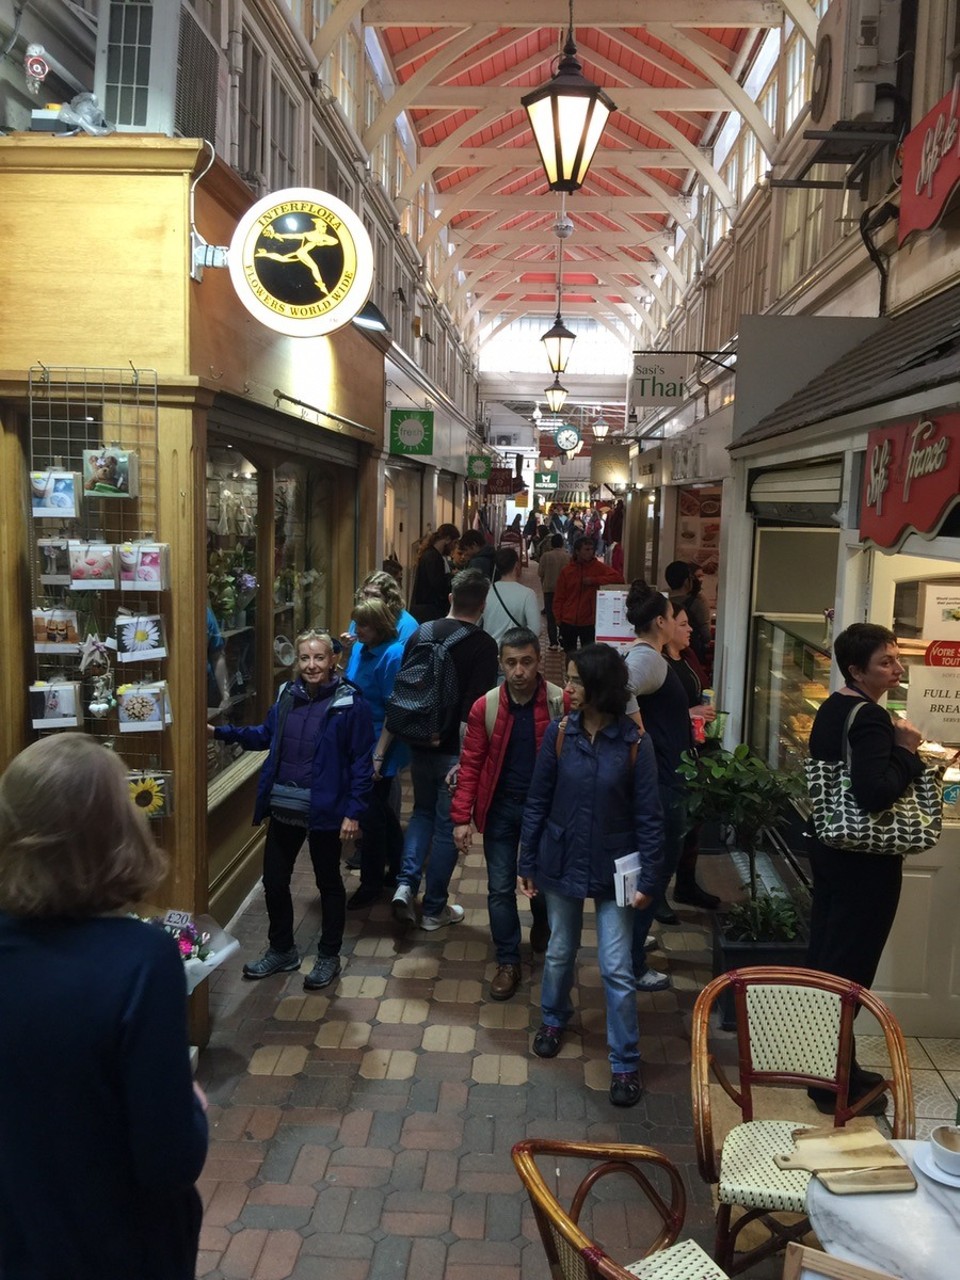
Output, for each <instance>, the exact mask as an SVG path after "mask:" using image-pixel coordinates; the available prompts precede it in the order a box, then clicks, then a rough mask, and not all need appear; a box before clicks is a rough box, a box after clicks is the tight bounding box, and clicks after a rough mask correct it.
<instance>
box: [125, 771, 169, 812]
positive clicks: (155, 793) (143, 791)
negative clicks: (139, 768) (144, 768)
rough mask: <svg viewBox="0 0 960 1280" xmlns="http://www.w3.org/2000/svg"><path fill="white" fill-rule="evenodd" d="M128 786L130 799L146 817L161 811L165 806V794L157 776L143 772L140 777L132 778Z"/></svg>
mask: <svg viewBox="0 0 960 1280" xmlns="http://www.w3.org/2000/svg"><path fill="white" fill-rule="evenodd" d="M129 786H130V799H131V800H132V801H133V803H134V804H135V805H136V806H137V808H138V809H142V810H143V812H144V813H145V814H146V815H147V817H148V818H152V817H154V816H155V815H156V814H159V813H162V812H163V810H164V808H165V807H166V796H165V794H164V790H163V782H162V781H161V780H160V779H159V778H153V777H151V776H150V774H144V775H143V776H142V777H139V778H132V779H131V781H130V783H129Z"/></svg>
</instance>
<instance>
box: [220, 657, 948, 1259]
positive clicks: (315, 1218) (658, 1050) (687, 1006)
mask: <svg viewBox="0 0 960 1280" xmlns="http://www.w3.org/2000/svg"><path fill="white" fill-rule="evenodd" d="M545 664H546V669H547V673H548V675H549V676H550V677H551V678H556V677H558V676H559V674H560V665H561V664H560V657H559V655H554V654H545ZM301 865H302V867H303V869H302V870H298V871H297V872H296V874H295V878H294V887H295V901H296V909H297V941H298V945H299V946H300V949H301V952H302V954H304V956H305V957H310V958H308V959H305V960H304V965H303V969H304V970H308V969H309V968H310V965H311V963H312V951H313V948H314V946H315V941H316V936H317V932H318V924H319V920H318V910H317V904H316V892H315V889H314V886H313V883H312V877H311V876H310V875H309V873H308V871H307V870H306V868H307V866H308V863H307V860H306V858H302V859H301ZM700 878H701V880H702V881H703V883H704V885H705V886H706V887H707V888H709V889H713V890H714V891H716V892H718V893H721V894H723V895H726V896H729V895H730V893H731V892H732V891H733V890H734V888H735V883H734V874H733V872H732V869H731V867H730V864H729V861H728V860H727V859H726V858H725V857H722V856H721V857H710V858H704V859H702V862H701V872H700ZM355 884H356V878H355V876H354V875H352V874H351V876H350V878H349V880H348V891H349V890H350V889H352V888H353V887H354V886H355ZM452 897H453V899H454V900H455V901H458V902H460V903H461V904H462V905H463V906H464V907H465V908H466V918H465V920H464V921H463V923H462V924H458V925H455V926H451V927H449V928H445V929H441V930H438V931H436V932H434V933H426V932H423V931H420V930H411V931H409V932H403V931H401V930H400V929H398V927H397V926H396V925H395V924H394V922H393V920H392V918H391V915H390V910H389V903H388V901H387V899H386V897H384V900H383V901H382V902H381V903H378V904H376V905H375V906H373V907H372V908H367V909H365V910H364V911H361V912H358V913H350V915H349V916H348V925H347V936H346V939H345V944H344V961H345V964H344V970H343V973H342V975H341V976H340V978H339V979H338V980H337V981H336V982H335V983H334V984H333V985H332V986H331V987H330V988H328V989H327V990H325V991H323V992H320V993H305V992H304V991H303V989H302V980H301V975H300V974H298V973H292V974H281V975H277V976H275V977H273V978H268V979H264V980H262V981H259V982H245V981H244V980H243V979H242V978H241V976H240V963H239V962H237V963H234V964H232V965H231V966H230V967H229V968H228V969H225V970H220V971H218V972H217V973H215V974H214V975H213V977H212V979H211V993H210V994H211V1001H210V1002H211V1012H212V1037H211V1041H210V1044H209V1045H208V1047H207V1048H206V1049H205V1050H204V1051H203V1053H202V1054H201V1056H200V1063H199V1070H198V1076H199V1080H200V1083H201V1084H202V1085H203V1087H204V1088H205V1089H206V1090H207V1092H208V1096H209V1099H210V1103H211V1106H210V1113H209V1114H210V1122H211V1146H210V1154H209V1158H208V1161H207V1165H206V1169H205V1171H204V1175H203V1178H202V1179H201V1191H202V1194H203V1199H204V1204H205V1220H204V1228H203V1234H202V1238H201V1254H200V1260H199V1268H198V1276H200V1277H203V1278H205V1280H219V1278H220V1277H223V1278H225V1280H286V1277H291V1278H292V1280H403V1278H405V1277H409V1278H410V1280H439V1278H440V1277H443V1278H444V1280H547V1276H548V1271H547V1267H546V1263H545V1260H544V1256H543V1250H542V1247H541V1245H540V1242H539V1239H538V1237H537V1234H536V1230H535V1227H534V1225H533V1220H532V1216H531V1213H530V1209H529V1205H528V1204H527V1201H526V1198H525V1196H524V1195H523V1193H522V1191H521V1189H520V1186H519V1183H518V1180H517V1178H516V1175H515V1173H514V1170H513V1166H512V1164H511V1162H510V1148H511V1146H512V1145H513V1143H514V1142H516V1141H518V1140H519V1139H520V1138H523V1137H534V1136H541V1137H563V1138H593V1139H596V1140H600V1141H605V1140H606V1141H617V1140H619V1141H626V1142H631V1143H647V1144H650V1145H653V1146H655V1147H657V1148H659V1149H660V1150H661V1151H664V1152H665V1153H666V1154H667V1155H668V1156H669V1157H670V1158H671V1159H672V1160H673V1161H674V1162H675V1163H676V1164H677V1165H678V1167H679V1168H680V1170H681V1174H682V1176H683V1179H684V1182H685V1184H686V1187H687V1192H688V1211H687V1226H686V1234H688V1235H691V1236H693V1237H694V1238H695V1239H697V1240H698V1241H699V1243H701V1244H702V1245H704V1247H706V1248H708V1249H709V1247H710V1243H711V1239H712V1230H711V1224H712V1210H711V1208H710V1199H709V1194H708V1192H707V1190H706V1188H705V1187H704V1185H703V1183H702V1182H701V1180H700V1178H699V1176H698V1173H697V1168H696V1160H695V1154H694V1148H693V1142H692V1132H691V1107H690V1099H689V1052H688V1044H689V1016H690V1011H691V1009H692V1006H693V1002H694V999H695V997H696V993H697V991H698V990H699V989H700V987H701V986H702V985H703V984H704V982H705V981H706V980H707V979H708V978H709V976H710V970H709V951H708V939H709V932H708V921H707V919H706V917H705V915H704V914H703V913H700V912H697V911H694V910H692V909H687V908H681V909H680V915H681V918H682V925H681V926H680V927H673V928H662V929H661V927H660V926H657V929H658V931H659V935H660V946H659V947H658V949H657V950H655V951H653V952H651V953H650V954H651V962H652V963H653V965H654V966H655V967H657V968H662V969H668V970H669V972H670V974H671V977H672V979H673V989H672V990H670V991H666V992H663V993H661V994H658V995H641V996H639V997H638V1002H639V1007H640V1013H641V1053H642V1056H643V1070H642V1077H643V1084H644V1089H645V1092H644V1096H643V1098H642V1100H641V1102H640V1104H639V1105H638V1106H637V1107H635V1108H633V1109H632V1110H627V1111H622V1110H618V1109H616V1108H614V1107H612V1106H611V1105H610V1103H609V1101H608V1098H607V1086H608V1083H609V1072H608V1064H607V1061H606V1045H605V1042H604V1030H603V1000H602V992H601V990H600V979H599V972H598V970H597V965H596V950H595V947H596V937H595V933H594V932H593V931H592V930H591V929H589V928H588V929H586V930H585V933H584V946H583V951H582V953H581V959H580V964H579V969H578V982H577V986H576V988H575V993H574V998H575V1001H576V1003H577V1008H578V1013H577V1015H576V1017H575V1019H574V1021H573V1023H572V1024H571V1027H570V1030H569V1034H568V1035H567V1037H566V1040H565V1044H564V1047H563V1049H562V1051H561V1053H560V1055H559V1057H558V1058H556V1059H554V1060H553V1061H549V1062H544V1061H541V1060H539V1059H538V1058H536V1057H534V1056H533V1055H532V1053H531V1050H530V1041H531V1038H532V1033H533V1031H535V1030H536V1027H537V1026H538V1025H539V1020H540V1019H539V1010H538V1006H537V1000H538V996H539V986H538V982H539V975H540V963H539V960H538V959H537V958H534V957H532V956H531V954H530V952H529V949H528V948H526V949H525V954H524V966H523V968H524V983H523V986H522V988H521V990H520V991H519V992H518V993H517V995H516V996H515V997H514V998H513V999H512V1000H511V1001H509V1002H504V1003H493V1002H491V1001H490V1000H489V999H488V998H487V996H486V985H487V982H488V981H489V978H490V977H491V975H492V972H493V952H492V948H491V945H490V939H489V929H488V921H487V913H486V905H485V876H484V867H483V860H482V855H481V853H480V851H479V848H477V849H475V850H474V851H473V852H471V853H470V854H469V856H467V857H466V858H463V859H461V862H460V866H459V867H458V870H457V872H456V874H455V877H454V881H453V885H452ZM527 918H528V917H527ZM233 931H234V932H235V933H236V934H237V935H238V936H239V938H240V940H241V945H242V955H243V958H245V959H246V958H249V957H251V956H255V955H257V954H259V953H260V951H261V950H262V948H263V946H264V943H265V933H266V930H265V911H264V906H263V900H262V897H261V896H260V895H259V894H258V895H256V896H255V897H254V898H253V900H252V901H251V903H250V905H249V906H248V909H247V910H246V911H245V912H244V913H243V914H242V915H241V917H240V918H239V919H238V920H237V921H235V922H234V925H233ZM859 1043H860V1056H861V1059H862V1061H863V1062H864V1065H870V1064H873V1063H874V1062H875V1059H876V1056H877V1042H875V1041H871V1040H866V1039H861V1040H860V1042H859ZM910 1049H911V1061H912V1063H913V1065H914V1083H915V1086H916V1089H917V1111H918V1115H919V1116H921V1117H922V1119H921V1120H920V1121H919V1123H918V1129H919V1131H920V1133H921V1134H923V1133H926V1132H927V1131H928V1130H929V1128H930V1127H931V1126H932V1124H933V1123H935V1122H936V1121H938V1120H940V1119H952V1118H953V1116H954V1114H955V1111H956V1095H957V1092H958V1089H960V1041H953V1040H923V1041H912V1042H911V1046H910ZM586 1225H587V1228H588V1229H591V1228H592V1229H593V1231H594V1232H595V1233H596V1234H597V1235H599V1236H600V1237H601V1238H602V1239H603V1240H604V1242H605V1243H606V1244H607V1246H608V1247H609V1249H610V1251H611V1252H612V1253H613V1254H614V1256H620V1257H623V1258H632V1257H634V1256H636V1255H637V1254H638V1253H639V1252H640V1251H641V1249H642V1243H641V1239H640V1236H639V1223H638V1220H637V1219H636V1217H635V1216H634V1215H626V1214H624V1212H623V1210H622V1205H621V1203H620V1202H618V1201H617V1200H616V1198H615V1197H614V1198H612V1199H605V1200H604V1201H603V1202H601V1203H600V1204H599V1205H598V1206H597V1208H596V1211H595V1212H594V1213H593V1215H592V1216H591V1217H590V1218H588V1220H587V1224H586ZM779 1274H780V1264H779V1262H775V1261H771V1262H769V1263H767V1264H763V1265H762V1266H760V1267H758V1268H756V1269H755V1270H754V1271H753V1272H751V1275H752V1276H753V1277H755V1280H772V1278H773V1277H776V1276H779Z"/></svg>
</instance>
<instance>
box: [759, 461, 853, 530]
mask: <svg viewBox="0 0 960 1280" xmlns="http://www.w3.org/2000/svg"><path fill="white" fill-rule="evenodd" d="M842 481H843V463H842V462H841V460H840V459H839V458H837V459H835V460H833V461H830V462H823V463H818V464H817V465H816V466H813V467H779V468H777V469H776V470H772V471H761V472H758V473H757V475H756V476H754V478H753V479H752V480H751V483H750V502H749V506H750V510H751V511H752V512H753V513H754V515H756V516H759V517H760V518H761V519H763V520H783V521H786V522H788V523H789V524H814V525H824V524H826V525H829V524H832V523H834V515H835V514H836V512H837V510H838V509H839V506H840V486H841V484H842Z"/></svg>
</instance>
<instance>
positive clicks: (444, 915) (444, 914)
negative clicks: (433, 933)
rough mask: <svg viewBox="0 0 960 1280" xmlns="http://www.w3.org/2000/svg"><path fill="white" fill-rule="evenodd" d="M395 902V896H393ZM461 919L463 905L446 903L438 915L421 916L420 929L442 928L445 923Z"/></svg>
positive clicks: (457, 921) (456, 921) (458, 921)
mask: <svg viewBox="0 0 960 1280" xmlns="http://www.w3.org/2000/svg"><path fill="white" fill-rule="evenodd" d="M394 902H396V898H394ZM462 919H463V907H458V906H456V904H455V903H448V904H447V905H446V906H445V907H444V908H443V910H442V911H441V912H440V914H439V915H438V916H421V918H420V928H421V929H428V930H433V929H442V928H443V926H444V925H445V924H459V923H460V921H461V920H462Z"/></svg>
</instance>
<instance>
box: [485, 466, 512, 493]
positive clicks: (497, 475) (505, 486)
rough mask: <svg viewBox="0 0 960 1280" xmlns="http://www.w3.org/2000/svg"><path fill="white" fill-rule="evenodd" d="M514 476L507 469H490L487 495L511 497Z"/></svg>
mask: <svg viewBox="0 0 960 1280" xmlns="http://www.w3.org/2000/svg"><path fill="white" fill-rule="evenodd" d="M513 485H514V474H513V472H512V471H511V470H510V468H509V467H491V468H490V474H489V476H488V477H487V493H488V495H490V494H495V493H500V494H506V495H507V497H511V496H512V495H513Z"/></svg>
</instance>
